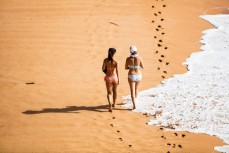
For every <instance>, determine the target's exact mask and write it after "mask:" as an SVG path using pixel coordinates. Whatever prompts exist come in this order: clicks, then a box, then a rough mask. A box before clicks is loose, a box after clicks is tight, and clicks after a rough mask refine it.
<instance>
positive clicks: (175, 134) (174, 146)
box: [158, 128, 186, 153]
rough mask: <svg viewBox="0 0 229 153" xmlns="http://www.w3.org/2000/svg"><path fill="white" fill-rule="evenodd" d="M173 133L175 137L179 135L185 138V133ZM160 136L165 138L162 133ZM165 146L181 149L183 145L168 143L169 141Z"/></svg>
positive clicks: (168, 152)
mask: <svg viewBox="0 0 229 153" xmlns="http://www.w3.org/2000/svg"><path fill="white" fill-rule="evenodd" d="M159 129H160V130H163V128H159ZM158 131H159V130H158ZM173 134H174V136H175V137H181V138H185V136H186V135H185V134H181V135H179V134H178V133H176V132H174V133H173ZM161 138H162V139H165V140H166V137H165V136H164V135H161ZM166 146H167V147H169V149H175V148H179V149H182V148H183V146H182V145H181V144H176V143H170V142H167V143H166ZM166 153H171V152H170V151H167V152H166Z"/></svg>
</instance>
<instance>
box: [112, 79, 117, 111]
mask: <svg viewBox="0 0 229 153" xmlns="http://www.w3.org/2000/svg"><path fill="white" fill-rule="evenodd" d="M116 99H117V84H116V83H114V84H113V104H112V107H115V102H116Z"/></svg>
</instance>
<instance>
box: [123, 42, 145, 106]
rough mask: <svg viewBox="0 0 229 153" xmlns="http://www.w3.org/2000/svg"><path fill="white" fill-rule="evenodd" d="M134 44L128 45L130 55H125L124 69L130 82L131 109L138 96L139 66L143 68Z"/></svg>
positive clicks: (140, 75)
mask: <svg viewBox="0 0 229 153" xmlns="http://www.w3.org/2000/svg"><path fill="white" fill-rule="evenodd" d="M137 52H138V50H137V47H136V46H131V47H130V53H131V54H130V57H127V59H126V64H125V69H126V70H129V72H128V82H129V84H130V92H131V99H132V102H133V109H135V108H136V105H135V102H136V98H137V96H138V85H139V83H140V82H141V80H142V72H141V70H140V68H142V69H143V68H144V64H143V61H142V58H141V57H140V56H139V55H138V54H137Z"/></svg>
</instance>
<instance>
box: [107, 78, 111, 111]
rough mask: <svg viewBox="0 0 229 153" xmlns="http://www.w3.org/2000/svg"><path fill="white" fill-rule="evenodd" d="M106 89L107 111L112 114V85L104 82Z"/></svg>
mask: <svg viewBox="0 0 229 153" xmlns="http://www.w3.org/2000/svg"><path fill="white" fill-rule="evenodd" d="M106 87H107V100H108V102H109V111H110V112H112V107H111V94H112V90H111V89H112V84H110V83H108V82H106Z"/></svg>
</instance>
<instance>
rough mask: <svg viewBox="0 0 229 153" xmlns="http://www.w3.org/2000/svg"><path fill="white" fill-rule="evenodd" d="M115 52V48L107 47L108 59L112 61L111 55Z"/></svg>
mask: <svg viewBox="0 0 229 153" xmlns="http://www.w3.org/2000/svg"><path fill="white" fill-rule="evenodd" d="M115 52H116V49H115V48H109V49H108V60H109V61H111V62H113V56H114V54H115Z"/></svg>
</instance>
